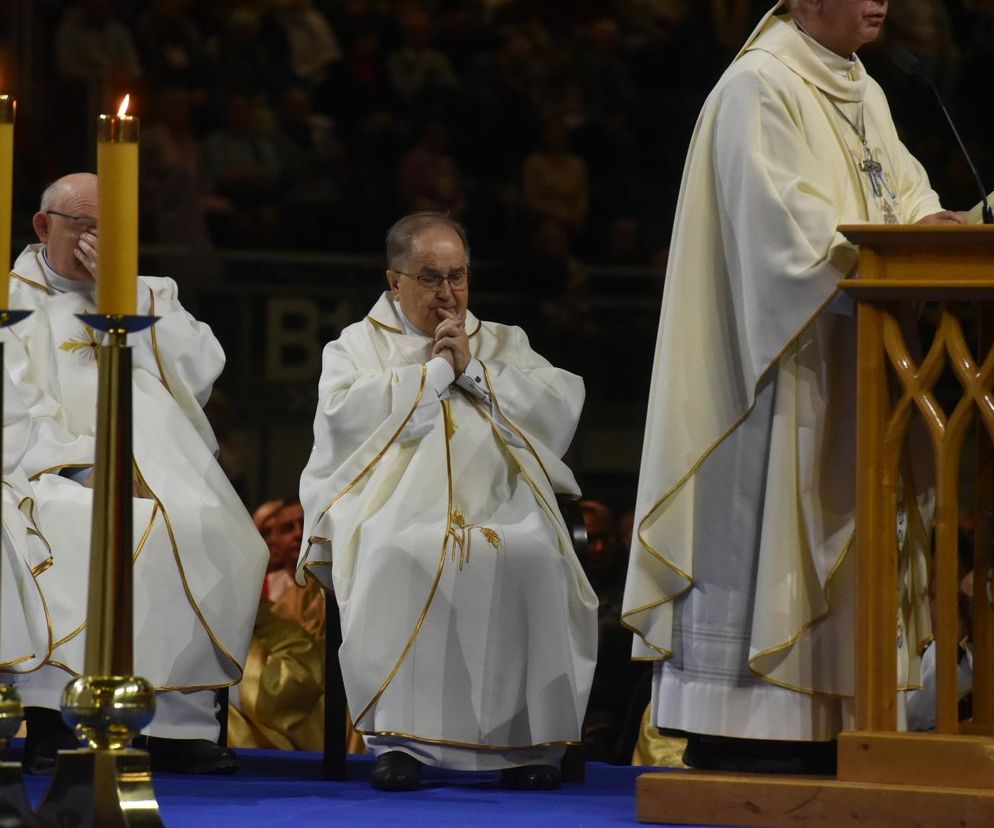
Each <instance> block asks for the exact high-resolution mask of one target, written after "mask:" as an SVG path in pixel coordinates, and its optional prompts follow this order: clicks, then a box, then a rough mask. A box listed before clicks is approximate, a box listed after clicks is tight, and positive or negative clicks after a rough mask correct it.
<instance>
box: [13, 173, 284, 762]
mask: <svg viewBox="0 0 994 828" xmlns="http://www.w3.org/2000/svg"><path fill="white" fill-rule="evenodd" d="M96 221H97V179H96V176H93V175H91V174H88V173H80V174H75V175H71V176H66V177H65V178H62V179H59V180H58V181H57V182H55V183H54V184H53V185H52V186H50V187H49V188H48V189H47V190H46V191H45V194H44V195H43V196H42V203H41V210H40V211H39V212H38V213H36V214H35V217H34V227H35V231H36V233H37V234H38V237H39V238H40V239H41V242H42V243H41V244H35V245H30V246H29V247H28V248H26V249H25V250H24V252H23V253H21V255H20V256H19V257H18V259H17V261H16V262H15V264H14V268H13V271H12V274H11V289H10V302H11V307H14V308H23V309H30V310H33V311H34V313H33V314H32V315H31V316H30V317H29V318H28V319H27V320H25V321H24V322H21V323H20V324H19V325H17V326H16V327H12V328H8V329H7V334H6V341H7V343H8V345H7V349H6V350H7V364H8V366H9V369H10V373H11V377H12V379H13V380H14V382H15V383H16V384H17V386H18V388H19V389H20V390H21V391H22V396H24V397H25V402H26V403H27V405H28V407H29V410H30V412H31V416H32V419H33V424H32V425H33V434H32V438H31V441H30V444H29V446H28V449H27V452H26V453H25V456H24V460H23V467H24V469H25V471H26V472H27V474H28V475H29V476H30V477H31V479H32V481H33V485H34V492H35V497H36V499H37V502H38V507H39V513H40V518H41V520H40V522H41V524H42V525H43V526H44V525H45V524H46V523H47V524H48V526H49V529H48V530H46V538H47V539H48V541H49V543H50V544H51V547H52V556H53V565H52V566H51V567H50V568H49V569H48V570H46V571H45V572H43V573H42V574H41V575H40V576H39V578H38V581H39V584H40V585H41V588H42V591H43V593H44V595H45V598H46V600H47V602H48V606H49V610H50V614H51V618H52V636H53V644H52V652H51V655H50V656H49V658H48V660H47V663H46V666H45V667H44V668H43V669H40V670H38V671H36V672H35V673H33V674H32V675H31V677H30V680H28V681H26V682H24V683H23V685H22V688H21V695H22V698H23V700H24V703H25V707H26V717H27V722H28V741H27V744H26V748H25V751H26V765H27V767H29V769H32V770H36V771H39V772H44V771H46V770H47V769H48V768H49V767H50V762H51V760H52V759H54V755H52V752H53V751H52V749H53V748H57V747H66V746H68V745H67V742H68V740H67V739H66V733H67V731H65V730H60V729H59V726H60V725H61V721H60V720H59V719H58V718H56V717H57V716H58V714H57V713H55V711H57V710H58V708H59V702H60V695H61V692H62V689H63V688H64V687H65V685H66V683H67V682H68V681H70V680H71V679H72V677H73V676H75V675H77V674H79V673H80V672H81V671H82V669H83V653H84V644H85V638H86V624H85V620H86V595H87V580H88V559H89V538H90V521H91V510H92V490H91V488H90V485H91V480H92V477H91V475H92V465H93V454H94V444H95V427H96V389H97V365H96V348H97V346H98V345H99V343H100V342H101V340H102V334H101V333H100V332H97V331H94V330H93V329H91V328H89V327H88V326H87V325H85V324H84V323H83V322H82V321H80V320H79V319H78V318H77V317H76V314H78V313H94V312H95V305H94V286H95V285H94V278H95V276H96V277H98V275H99V269H98V267H97V258H98V242H97V233H98V228H97V227H96ZM138 313H139V314H151V315H154V316H157V317H159V321H158V322H157V323H156V324H155V325H154V326H153V327H152V328H150V329H148V330H146V331H143V332H141V333H138V334H133V335H131V336H129V337H128V343H129V345H130V346H131V348H132V364H133V371H132V380H133V391H132V397H133V417H134V419H133V449H134V470H135V497H134V498H133V500H132V504H133V507H134V521H133V522H134V542H135V564H134V614H135V618H134V634H135V648H134V669H135V673H136V674H137V675H141V676H143V677H144V678H146V679H147V680H148V681H149V682H151V683H152V685H153V686H154V687H155V688H156V690H157V691H158V692H157V696H156V714H155V719H154V720H153V722H152V723H151V725H150V726H149V727H148V728H147V730H146V731H145V732H146V733H147V734H148V735H149V736H150V738H149V739H148V742H147V746H148V749H149V752H150V753H151V754H152V761H153V767H160V768H163V769H169V770H174V771H179V772H191V773H211V772H229V771H232V770H235V769H236V768H237V763H236V760H235V757H234V754H233V753H231V751H229V750H227V749H226V748H223V747H221V746H218V745H217V744H216V740H217V736H218V730H219V726H218V722H217V720H216V717H215V706H216V704H215V695H216V689H217V688H221V687H227V686H230V685H232V684H234V683H236V682H238V681H239V679H240V678H241V674H242V665H243V664H244V659H245V656H246V653H247V650H248V645H249V640H250V638H251V634H252V626H253V621H254V619H255V613H256V609H257V606H258V600H259V591H260V588H261V584H262V578H263V574H264V572H265V567H266V561H267V559H268V553H267V551H266V546H265V544H264V542H263V541H262V539H261V538H260V537H259V533H258V532H257V531H256V529H255V526H254V524H253V523H252V520H251V518H250V517H249V515H248V513H247V511H246V510H245V508H244V506H243V505H242V503H241V502H240V500H239V499H238V497H237V495H236V493H235V491H234V489H233V488H232V487H231V485H230V483H229V482H228V479H227V478H226V476H225V474H224V472H223V470H222V469H221V467H220V466H219V465H218V463H217V461H216V459H215V456H216V453H217V443H216V441H215V438H214V434H213V432H212V430H211V427H210V424H209V423H208V421H207V418H206V416H205V414H204V411H203V406H204V404H205V403H206V402H207V399H208V398H209V396H210V393H211V388H212V386H213V383H214V381H215V379H216V378H217V376H218V375H219V374H220V372H221V369H222V367H223V365H224V353H223V351H222V350H221V346H220V344H219V343H218V342H217V340H216V339H215V337H214V335H213V334H212V333H211V331H210V328H209V327H208V326H207V325H204V324H203V323H200V322H197V321H196V320H195V319H194V318H193V317H192V316H190V314H188V313H187V312H186V311H185V310H184V309H183V307H182V305H180V303H179V300H178V298H177V289H176V284H175V283H174V282H173V281H172V280H171V279H165V278H157V277H147V276H141V277H139V279H138ZM62 727H63V728H64V725H62ZM33 730H34V731H35V732H34V733H33V732H32V731H33Z"/></svg>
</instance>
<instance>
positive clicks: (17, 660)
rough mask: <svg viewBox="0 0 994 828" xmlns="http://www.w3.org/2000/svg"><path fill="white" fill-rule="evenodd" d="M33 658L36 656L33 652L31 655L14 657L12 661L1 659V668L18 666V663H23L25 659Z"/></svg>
mask: <svg viewBox="0 0 994 828" xmlns="http://www.w3.org/2000/svg"><path fill="white" fill-rule="evenodd" d="M33 658H35V654H34V653H31V654H30V655H26V656H21V657H20V658H14V659H11V660H10V661H0V668H7V667H16V666H17V665H18V664H23V663H24V662H25V661H31V659H33Z"/></svg>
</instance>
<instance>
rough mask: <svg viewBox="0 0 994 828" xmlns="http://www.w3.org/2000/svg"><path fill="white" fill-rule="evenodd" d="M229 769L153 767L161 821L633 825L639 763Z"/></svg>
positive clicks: (202, 826)
mask: <svg viewBox="0 0 994 828" xmlns="http://www.w3.org/2000/svg"><path fill="white" fill-rule="evenodd" d="M238 755H239V757H240V760H241V770H240V771H239V772H238V773H237V774H234V775H232V776H207V777H197V776H175V775H172V774H166V773H163V774H156V777H155V792H156V798H157V799H158V801H159V808H160V811H161V813H162V818H163V821H164V822H165V824H166V826H168V828H184V826H192V827H195V828H224V827H225V826H232V827H233V828H234V826H237V828H248V827H249V826H266V828H275V826H281V825H293V826H295V828H300V826H312V825H335V826H338V828H352V826H363V828H366V827H367V826H376V825H404V826H407V825H414V826H420V825H425V826H447V825H453V826H494V828H517V826H523V827H524V828H528V826H536V828H537V826H542V828H548V826H558V825H565V826H571V827H572V826H577V828H581V827H582V826H601V825H629V826H631V825H638V824H639V823H638V822H636V820H635V779H636V777H637V776H638V775H639V774H640V773H642V772H643V770H645V769H643V768H631V767H614V766H612V765H604V764H600V763H590V764H588V765H587V779H586V782H585V783H583V784H582V785H564V786H563V787H562V789H561V790H559V791H550V792H533V793H532V792H520V791H507V790H504V789H502V788H500V787H499V786H498V785H497V778H498V774H496V773H481V774H469V773H457V772H455V771H444V770H438V769H434V768H425V770H424V774H423V778H422V782H423V784H422V787H421V789H420V790H418V791H415V792H412V793H390V794H387V793H381V792H378V791H374V790H373V789H372V788H370V786H369V774H370V771H371V770H372V767H373V761H372V758H371V757H367V756H355V757H350V759H349V768H348V772H349V781H347V782H325V781H323V780H322V779H321V778H320V774H321V762H320V756H319V755H318V754H316V753H292V752H283V751H275V750H239V751H238ZM25 781H26V783H27V787H28V795H29V796H30V797H31V800H32V801H33V802H35V803H37V802H38V800H40V799H41V797H42V796H43V795H44V792H45V790H46V788H47V785H48V780H46V779H42V778H37V777H30V776H28V777H26V778H25Z"/></svg>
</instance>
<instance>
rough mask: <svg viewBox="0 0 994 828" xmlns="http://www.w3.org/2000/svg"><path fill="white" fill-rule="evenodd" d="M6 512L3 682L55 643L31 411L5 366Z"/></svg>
mask: <svg viewBox="0 0 994 828" xmlns="http://www.w3.org/2000/svg"><path fill="white" fill-rule="evenodd" d="M3 383H4V388H3V501H2V505H0V510H2V517H3V535H2V545H0V683H3V684H10V683H11V682H14V681H16V680H17V679H16V677H17V676H18V675H19V674H29V673H31V672H32V671H34V670H37V669H38V668H39V667H41V666H42V665H43V664H44V663H45V660H46V659H47V658H48V656H49V652H50V651H51V648H52V638H51V629H50V627H49V623H48V612H47V608H46V605H45V597H44V595H42V592H41V587H40V586H39V584H38V582H37V578H38V576H39V575H41V573H42V572H44V571H45V570H46V569H48V567H49V566H51V564H52V552H51V549H50V547H49V545H48V541H47V540H46V539H45V536H44V535H43V534H42V532H41V529H40V527H39V525H38V520H37V518H38V512H37V507H36V504H35V501H34V498H33V496H32V492H31V484H30V483H29V482H28V478H27V476H26V475H25V474H24V471H23V469H22V468H21V458H22V457H23V456H24V451H25V449H27V446H28V439H29V437H30V435H31V417H30V415H29V414H28V410H27V408H26V407H25V406H24V403H23V402H22V401H21V398H20V396H19V394H18V393H17V389H16V388H15V387H14V384H13V383H12V382H11V381H10V377H9V375H8V374H7V372H6V371H3Z"/></svg>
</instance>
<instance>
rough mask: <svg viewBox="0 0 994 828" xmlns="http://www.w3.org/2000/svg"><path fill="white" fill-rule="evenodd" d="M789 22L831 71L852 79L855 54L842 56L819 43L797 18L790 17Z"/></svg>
mask: <svg viewBox="0 0 994 828" xmlns="http://www.w3.org/2000/svg"><path fill="white" fill-rule="evenodd" d="M791 22H792V23H793V24H794V26H795V27H796V28H797V31H799V32H800V33H801V37H803V38H804V42H805V43H807V44H808V46H809V47H810V49H811V51H812V52H814V53H815V55H816V56H817V57H818V59H819V60H820V61H821V62H822V63H824V64H825V66H827V67H828V68H829V69H830V70H831V71H833V72H835V74H837V75H841V76H842V77H844V78H846V79H848V80H852V79H853V76H852V72H853V70H855V68H856V56H855V55H850V56H849V57H842V55H838V54H836V53H835V52H833V51H832V50H831V49H829V48H828V47H827V46H825V45H823V44H821V43H819V42H818V41H817V40H815V39H814V38H813V37H812V36H811V35H809V34H808V33H807V31H806V30H805V29H804V27H803V26H801V24H800V23H798V22H797V20H795V19H793V18H791Z"/></svg>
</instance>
